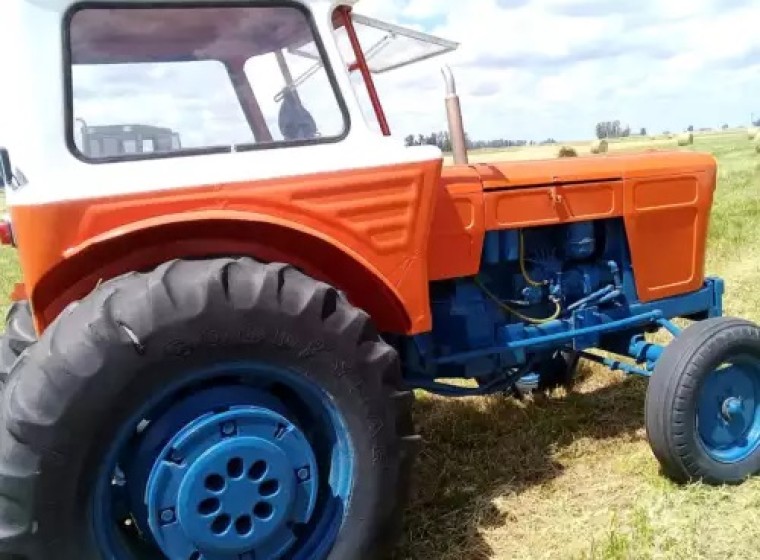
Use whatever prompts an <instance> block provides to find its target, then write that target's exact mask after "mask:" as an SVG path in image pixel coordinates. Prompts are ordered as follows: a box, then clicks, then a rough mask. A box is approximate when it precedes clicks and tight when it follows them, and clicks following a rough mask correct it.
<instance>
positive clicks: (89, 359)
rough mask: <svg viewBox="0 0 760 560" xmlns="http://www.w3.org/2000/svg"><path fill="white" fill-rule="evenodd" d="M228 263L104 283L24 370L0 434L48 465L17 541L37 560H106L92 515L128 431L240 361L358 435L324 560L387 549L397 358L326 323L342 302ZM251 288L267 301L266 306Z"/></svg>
mask: <svg viewBox="0 0 760 560" xmlns="http://www.w3.org/2000/svg"><path fill="white" fill-rule="evenodd" d="M231 262H234V261H225V264H224V266H221V265H220V264H219V263H218V262H216V261H214V264H213V266H211V269H212V270H211V272H209V271H208V270H207V269H206V268H204V267H203V266H202V265H203V263H200V264H198V263H180V265H179V267H180V268H182V267H184V269H183V270H180V271H179V273H177V271H176V269H172V268H171V266H168V267H166V268H164V269H163V270H160V271H158V272H157V273H155V274H153V275H148V276H147V277H146V276H140V275H130V276H129V277H127V278H122V279H119V280H117V281H113V282H109V283H107V284H105V285H103V286H101V288H100V289H99V290H98V291H97V292H96V293H95V294H93V295H92V296H91V297H88V298H87V300H86V301H84V302H82V303H81V304H80V305H76V306H74V307H73V308H71V309H70V310H68V311H67V312H65V313H64V314H63V315H62V316H61V317H59V319H58V320H57V321H56V322H55V323H54V325H53V326H52V327H51V328H50V329H48V331H47V332H46V333H45V335H44V336H43V340H44V342H45V343H44V344H38V345H36V346H35V347H34V348H32V349H31V351H30V352H29V354H28V359H26V360H25V362H24V363H23V364H20V367H19V369H20V370H21V371H19V374H20V375H19V376H17V378H16V379H14V381H15V383H13V384H12V387H11V390H10V392H11V393H12V394H10V395H7V396H6V411H5V412H4V414H2V416H0V429H1V430H2V432H3V435H5V432H6V431H8V432H9V433H11V434H12V437H14V438H16V439H17V440H20V441H23V442H29V443H30V445H29V447H30V448H31V450H32V451H33V452H34V453H35V454H37V455H38V456H39V469H38V472H37V474H36V476H34V477H32V480H30V481H29V483H30V484H31V485H32V487H30V488H27V492H28V494H29V495H31V496H33V506H32V507H31V509H30V511H29V514H30V519H29V520H28V521H30V522H31V520H32V519H33V520H34V521H35V523H36V533H35V534H34V535H29V534H27V535H25V537H26V538H25V539H22V540H23V541H24V546H23V548H24V549H25V550H24V552H25V553H26V554H27V557H28V558H29V560H48V559H49V558H52V557H55V558H58V559H60V560H102V559H103V557H102V556H101V555H100V553H99V552H98V549H97V546H96V544H95V542H94V540H93V536H92V533H91V530H90V529H91V527H90V524H89V521H85V520H86V519H88V516H87V515H86V512H85V510H84V507H83V504H87V503H89V501H90V493H91V491H92V488H93V484H94V481H95V477H96V474H97V472H98V471H99V469H100V464H101V462H102V459H103V452H104V450H105V448H106V447H107V446H108V444H109V443H110V442H111V441H112V438H113V437H114V434H116V432H117V430H118V429H119V428H120V426H121V423H122V422H123V421H124V420H125V419H126V418H128V417H130V416H131V415H132V414H133V413H134V412H135V410H136V409H137V408H138V407H139V406H140V405H141V404H142V403H143V402H144V401H145V399H146V398H148V397H149V396H150V395H152V394H155V392H156V391H158V390H160V389H161V388H162V387H165V386H166V384H167V383H170V382H173V381H176V380H177V379H178V378H179V377H180V376H181V375H183V373H186V372H192V371H197V370H199V369H202V368H204V367H206V366H209V365H213V364H218V363H219V362H220V361H224V362H230V361H232V360H236V359H240V360H248V361H261V362H263V363H268V364H271V365H276V366H280V367H286V368H288V369H290V370H291V371H295V372H297V373H298V374H299V375H302V376H303V377H305V378H307V379H308V380H310V381H312V382H314V383H317V384H318V385H320V386H321V387H322V388H323V389H324V390H325V391H326V392H327V393H328V394H329V395H330V397H331V399H332V400H333V402H334V404H335V406H336V408H338V409H339V410H340V412H341V413H342V415H343V418H344V421H345V422H346V425H347V427H348V431H349V433H350V434H351V440H352V444H353V446H354V456H355V464H354V469H355V470H354V479H355V487H354V488H353V491H352V498H351V501H350V506H349V511H348V512H347V515H346V516H345V519H346V521H345V525H344V526H343V527H342V529H341V532H340V535H339V537H338V541H337V542H336V544H335V547H334V549H333V551H332V552H331V554H330V556H329V558H330V559H331V560H348V559H355V558H361V557H370V558H371V557H374V553H375V552H377V551H378V550H381V548H382V546H381V545H382V544H383V542H384V540H385V536H384V535H383V534H382V532H383V529H384V528H385V527H386V526H388V524H390V523H392V522H393V521H394V520H393V519H392V518H393V516H394V512H396V509H397V508H396V506H397V504H396V500H395V499H394V497H395V496H397V494H398V486H397V485H401V483H402V479H403V476H402V474H401V473H400V472H399V469H400V464H401V449H400V444H399V437H398V434H397V431H396V422H397V418H396V416H395V411H394V407H393V406H392V405H393V403H392V402H391V399H390V397H391V396H392V395H393V391H394V388H393V387H391V386H389V385H388V384H387V383H386V381H387V380H391V381H393V380H395V378H397V377H398V376H399V364H398V359H397V356H396V354H395V352H393V351H392V349H391V348H390V347H388V346H387V345H383V344H381V343H380V341H379V337H377V335H376V333H375V332H374V330H372V328H371V325H370V322H369V319H368V317H367V316H366V315H365V314H363V313H361V312H359V311H357V310H355V309H353V308H351V307H350V306H348V304H347V303H345V302H342V301H339V302H338V303H337V304H336V305H337V309H336V311H335V312H334V313H333V314H332V315H331V316H330V317H328V318H327V319H326V320H323V319H322V317H321V315H320V313H321V312H322V309H323V307H324V302H323V301H322V300H323V298H325V297H334V295H326V294H330V293H331V291H333V290H332V289H331V288H329V287H328V286H326V285H322V284H318V283H315V282H314V281H313V280H311V279H308V278H306V277H305V276H303V275H300V273H297V272H296V271H294V270H293V269H290V268H283V267H278V266H276V265H272V266H268V267H266V266H263V265H258V264H252V263H251V262H248V261H246V262H244V263H243V266H242V268H243V269H244V270H242V271H239V273H236V271H235V267H236V266H237V265H235V264H231V265H230V264H229V263H231ZM238 262H239V261H238ZM227 265H229V266H231V267H232V268H233V269H230V270H227V271H226V273H225V272H224V269H225V268H226V267H227ZM237 268H240V266H237ZM173 271H174V274H172V272H173ZM225 274H226V275H227V278H225V277H224V275H225ZM246 275H252V276H254V278H252V279H251V278H246V277H245V276H246ZM167 277H168V280H167ZM172 280H173V281H172ZM225 284H229V286H228V287H225ZM278 284H281V285H279V287H278ZM236 286H237V288H236ZM247 290H253V291H256V290H258V299H257V300H256V301H251V300H250V299H249V298H250V295H249V294H248V293H246V292H247ZM304 290H306V291H309V293H307V294H305V295H304V293H303V292H304ZM227 292H229V293H227ZM235 300H236V301H237V304H239V305H238V307H237V308H236V307H235V304H231V302H232V301H235ZM241 302H242V303H241ZM315 306H316V307H315ZM243 307H245V308H243ZM122 325H127V326H128V328H129V330H130V331H131V332H132V333H134V335H136V336H137V338H138V339H139V340H140V341H141V344H142V345H144V347H143V349H142V351H141V352H138V351H137V348H136V347H135V344H134V340H132V338H131V337H130V336H128V335H127V334H126V333H125V330H124V329H123V328H122ZM4 439H6V438H3V440H4ZM0 443H2V440H0ZM2 467H3V465H2V460H1V458H0V469H2ZM0 484H1V481H0ZM11 548H14V547H11ZM15 550H18V547H15Z"/></svg>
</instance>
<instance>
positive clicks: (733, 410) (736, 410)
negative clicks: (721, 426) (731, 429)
mask: <svg viewBox="0 0 760 560" xmlns="http://www.w3.org/2000/svg"><path fill="white" fill-rule="evenodd" d="M721 408H722V413H723V417H724V418H725V419H726V420H731V418H733V417H734V416H737V415H739V414H741V413H742V411H743V409H744V406H743V403H742V400H741V399H740V398H738V397H728V398H727V399H726V400H724V401H723V406H722V407H721Z"/></svg>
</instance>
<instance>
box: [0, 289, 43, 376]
mask: <svg viewBox="0 0 760 560" xmlns="http://www.w3.org/2000/svg"><path fill="white" fill-rule="evenodd" d="M36 341H37V333H36V332H35V330H34V321H33V320H32V310H31V308H30V307H29V302H28V301H26V300H22V301H16V302H14V303H13V305H11V307H10V309H9V310H8V314H7V315H6V317H5V332H4V333H3V334H2V335H0V384H2V383H5V381H6V380H7V378H8V373H9V372H10V370H11V368H12V367H13V364H14V363H16V360H17V359H18V357H19V356H20V355H21V354H22V353H23V352H24V350H26V349H27V348H28V347H29V346H31V345H32V344H34V343H35V342H36Z"/></svg>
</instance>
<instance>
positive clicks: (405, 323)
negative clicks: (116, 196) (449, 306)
mask: <svg viewBox="0 0 760 560" xmlns="http://www.w3.org/2000/svg"><path fill="white" fill-rule="evenodd" d="M230 255H245V256H250V257H253V258H256V259H259V260H262V261H267V262H287V263H290V264H292V265H294V266H296V267H298V268H299V269H301V270H302V271H303V272H304V273H306V274H308V275H310V276H312V277H314V278H316V279H318V280H322V281H324V282H327V283H329V284H331V285H333V286H335V287H336V288H338V289H340V290H342V291H343V292H345V293H346V294H347V296H348V298H349V299H350V300H351V301H352V303H353V304H354V305H356V306H357V307H360V308H362V309H364V310H365V311H366V312H367V313H369V314H370V315H371V316H372V317H373V319H374V321H375V323H376V325H377V326H378V328H379V329H381V330H383V331H388V332H397V333H403V332H408V331H409V329H410V327H411V323H412V320H411V318H410V316H409V314H408V313H407V311H406V306H405V305H404V301H403V298H402V297H401V296H400V294H399V292H398V290H397V289H396V288H395V287H394V286H393V284H392V283H391V282H389V280H388V279H387V278H385V277H384V276H383V275H382V274H381V273H380V272H379V271H378V270H377V269H376V268H375V267H373V266H372V264H371V263H369V262H368V261H367V260H366V259H364V258H362V256H361V255H359V254H358V253H357V252H356V251H354V250H352V249H351V248H349V247H347V246H346V245H345V244H343V243H341V242H340V241H338V240H336V239H334V238H332V237H329V236H327V235H325V234H323V233H321V232H319V231H317V230H314V229H312V228H309V227H307V226H305V225H304V224H293V223H290V222H289V221H288V220H284V219H280V218H278V217H276V216H271V215H265V214H258V213H252V212H244V211H235V210H200V211H191V212H180V213H176V214H168V215H162V216H157V217H151V218H148V219H144V220H139V221H135V222H130V223H128V224H125V225H123V226H119V227H117V228H114V229H111V230H108V231H105V232H103V233H101V234H99V235H96V236H94V237H91V238H88V239H86V240H85V241H83V242H82V243H80V244H78V245H76V246H74V247H71V248H69V249H67V250H65V251H64V252H63V259H62V260H61V261H60V262H59V263H58V264H56V265H55V266H54V267H53V268H51V269H50V270H49V271H48V272H47V273H45V274H44V276H43V277H42V278H40V279H39V281H37V282H36V283H35V285H34V287H33V288H32V290H31V300H32V303H33V306H34V310H35V316H36V317H35V318H36V322H37V328H38V330H39V331H42V330H43V329H44V328H45V327H46V326H47V325H49V324H50V323H51V322H52V321H53V320H54V319H55V317H56V316H57V315H58V314H59V313H60V312H61V311H62V310H63V309H64V308H65V307H66V305H68V304H69V303H70V302H72V301H75V300H77V299H81V298H82V297H84V296H85V295H86V294H87V293H89V292H90V291H91V290H93V289H94V288H95V287H96V286H97V284H98V283H99V282H100V281H102V280H106V279H109V278H113V277H115V276H118V275H121V274H124V273H127V272H130V271H134V270H148V269H151V268H154V267H155V266H158V265H159V264H161V263H163V262H166V261H169V260H172V259H176V258H213V257H222V256H230Z"/></svg>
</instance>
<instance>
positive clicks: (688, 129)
mask: <svg viewBox="0 0 760 560" xmlns="http://www.w3.org/2000/svg"><path fill="white" fill-rule="evenodd" d="M686 132H694V125H693V124H690V125H689V128H687V129H686Z"/></svg>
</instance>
